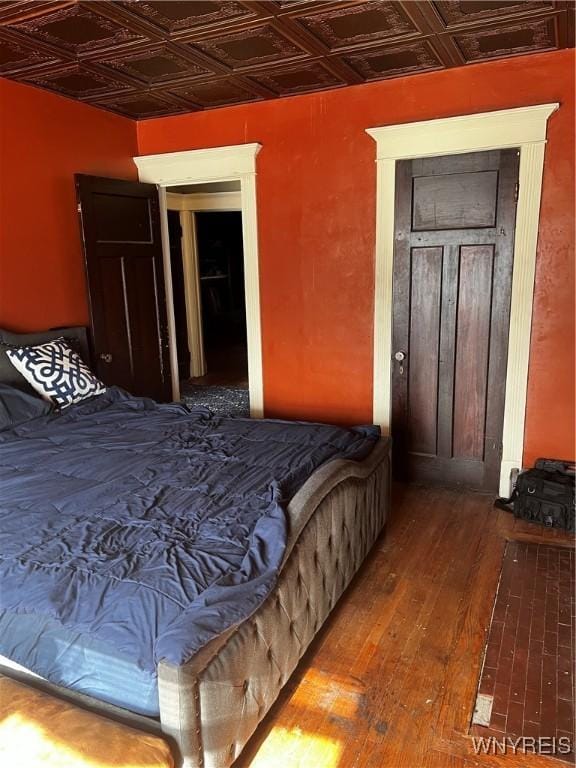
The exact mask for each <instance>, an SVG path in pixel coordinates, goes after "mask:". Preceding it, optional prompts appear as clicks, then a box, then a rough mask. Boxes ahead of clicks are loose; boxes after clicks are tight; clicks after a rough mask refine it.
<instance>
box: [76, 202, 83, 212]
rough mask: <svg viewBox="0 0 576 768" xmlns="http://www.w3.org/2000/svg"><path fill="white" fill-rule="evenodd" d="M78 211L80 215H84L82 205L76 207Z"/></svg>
mask: <svg viewBox="0 0 576 768" xmlns="http://www.w3.org/2000/svg"><path fill="white" fill-rule="evenodd" d="M76 210H77V211H78V213H82V205H81V204H80V203H78V205H77V206H76Z"/></svg>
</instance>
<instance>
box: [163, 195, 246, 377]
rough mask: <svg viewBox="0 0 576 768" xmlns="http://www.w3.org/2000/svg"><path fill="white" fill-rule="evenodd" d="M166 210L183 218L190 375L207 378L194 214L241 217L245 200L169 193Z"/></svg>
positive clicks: (183, 260)
mask: <svg viewBox="0 0 576 768" xmlns="http://www.w3.org/2000/svg"><path fill="white" fill-rule="evenodd" d="M166 206H167V208H168V210H169V211H178V212H179V214H180V228H181V230H182V238H181V242H182V266H183V269H184V298H185V303H186V326H187V331H188V348H189V350H190V374H189V375H190V378H191V379H193V378H195V377H197V376H204V375H205V374H206V357H205V355H204V337H203V334H202V301H201V291H200V271H199V264H198V241H197V237H196V216H195V215H194V214H195V213H198V212H200V211H239V212H240V213H241V212H242V196H241V194H240V192H208V193H206V192H187V193H185V194H180V193H174V192H167V193H166Z"/></svg>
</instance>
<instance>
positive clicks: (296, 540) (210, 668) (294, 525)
mask: <svg viewBox="0 0 576 768" xmlns="http://www.w3.org/2000/svg"><path fill="white" fill-rule="evenodd" d="M389 496H390V442H389V440H388V439H381V440H380V441H379V443H378V444H377V445H376V447H375V448H374V450H373V451H372V453H371V454H370V456H369V457H368V458H367V459H366V460H364V461H363V462H360V463H358V462H352V461H344V460H336V461H333V462H330V463H329V464H327V465H326V466H324V467H322V468H321V469H319V470H318V471H317V472H315V473H314V475H312V477H311V478H310V479H309V480H308V481H307V482H306V483H305V485H304V486H303V487H302V489H301V490H300V491H299V492H298V493H297V494H296V496H295V497H294V499H293V500H292V502H291V503H290V505H289V508H288V512H289V520H290V526H291V529H290V537H289V546H288V551H287V555H286V558H285V561H284V565H283V567H282V571H281V574H280V577H279V580H278V584H277V586H276V588H275V589H274V592H273V593H272V594H271V595H270V596H269V597H268V598H267V600H266V601H265V602H264V604H263V605H262V606H261V607H260V608H259V609H258V610H257V611H256V612H255V613H254V614H253V615H252V617H250V618H249V619H247V620H245V621H244V622H242V623H241V624H240V625H239V626H238V627H236V628H235V629H232V630H230V631H229V632H228V633H226V634H225V635H224V636H222V637H219V638H217V639H215V640H214V641H212V642H211V643H209V644H208V645H207V646H206V647H205V648H203V649H202V651H201V652H200V653H198V654H197V655H196V656H195V657H194V658H193V659H192V660H191V661H190V662H188V663H187V664H185V665H182V666H180V667H174V666H172V665H169V664H165V663H161V664H160V665H159V667H158V678H159V695H160V713H161V722H162V730H163V731H164V733H165V734H166V735H167V736H169V737H170V739H171V740H172V742H173V744H174V746H175V749H176V753H177V758H178V760H179V762H178V763H177V765H180V766H184V767H185V768H200V767H201V766H203V768H227V767H228V766H230V765H231V764H232V763H233V761H234V760H235V759H236V757H238V755H239V753H240V751H241V750H242V748H243V747H244V745H245V744H246V742H247V741H248V739H249V738H250V736H251V735H252V733H253V732H254V731H255V729H256V727H257V726H258V723H259V722H260V721H261V720H262V718H263V717H264V715H265V714H266V713H267V712H268V710H269V709H270V707H271V706H272V704H273V703H274V701H275V700H276V698H277V696H278V693H279V692H280V689H281V688H282V686H283V685H284V683H285V682H286V681H287V680H288V678H289V677H290V675H291V674H292V672H293V671H294V669H295V668H296V666H297V664H298V662H299V660H300V659H301V658H302V656H303V654H304V652H305V651H306V649H307V648H308V646H309V644H310V643H311V642H312V640H313V639H314V637H315V635H316V633H317V632H318V630H319V629H320V628H321V626H322V624H323V623H324V621H325V620H326V618H327V617H328V615H329V614H330V612H331V610H332V608H333V607H334V605H335V604H336V602H337V600H338V598H339V597H340V596H341V595H342V593H343V592H344V590H345V589H346V587H347V586H348V584H349V583H350V581H351V580H352V578H353V576H354V574H355V573H356V572H357V570H358V568H359V567H360V565H361V564H362V562H363V560H364V559H365V557H366V555H367V554H368V552H369V551H370V549H371V547H372V545H373V544H374V542H375V541H376V539H377V538H378V535H379V533H380V531H381V530H382V528H383V527H384V524H385V521H386V516H387V513H388V508H389Z"/></svg>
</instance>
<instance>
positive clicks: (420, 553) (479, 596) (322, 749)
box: [235, 486, 573, 768]
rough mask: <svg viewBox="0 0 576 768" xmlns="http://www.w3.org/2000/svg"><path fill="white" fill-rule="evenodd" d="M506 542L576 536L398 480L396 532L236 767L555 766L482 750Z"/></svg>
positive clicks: (390, 529) (391, 528)
mask: <svg viewBox="0 0 576 768" xmlns="http://www.w3.org/2000/svg"><path fill="white" fill-rule="evenodd" d="M508 539H510V540H517V541H536V542H545V543H553V544H556V545H558V544H560V545H563V546H571V545H572V544H573V539H572V537H570V536H568V535H567V534H565V533H561V532H557V531H553V530H549V529H544V528H540V527H539V526H535V525H531V524H527V523H524V522H521V521H516V520H514V518H513V517H512V515H511V514H510V513H507V512H503V511H498V510H495V509H493V507H492V499H491V498H490V497H488V496H485V495H478V494H472V493H464V492H459V491H451V490H445V489H426V488H421V487H415V486H412V487H398V488H396V489H395V492H394V503H393V510H392V515H391V518H390V520H389V523H388V526H387V531H386V533H385V535H384V536H382V537H381V538H380V539H379V541H378V542H377V543H376V545H375V547H374V550H373V552H372V554H371V555H370V557H369V559H368V561H367V562H366V563H365V565H364V566H363V568H362V569H361V571H360V573H359V574H358V575H357V577H356V579H355V580H354V582H353V584H352V585H351V587H350V589H349V590H348V591H347V592H346V594H345V595H344V596H343V597H342V599H341V601H340V603H339V605H338V606H337V608H336V609H335V611H334V613H333V614H332V616H331V617H330V618H329V620H328V622H327V623H326V625H325V627H324V629H323V630H322V632H321V633H320V635H319V636H318V637H317V638H316V639H315V641H314V643H313V645H312V646H311V648H310V649H309V651H308V653H307V654H306V656H305V657H304V659H303V661H302V663H301V664H300V666H299V667H298V669H297V670H296V672H295V674H294V676H293V677H292V678H291V680H290V681H289V683H288V685H287V686H286V688H285V689H284V691H283V692H282V694H281V696H280V698H279V700H278V701H277V702H276V704H275V705H274V707H273V708H272V710H271V711H270V713H269V715H268V716H267V718H266V719H265V720H264V721H263V723H262V724H261V726H260V728H259V729H258V731H257V732H256V734H255V735H254V737H253V739H252V741H251V742H250V743H249V744H248V745H247V747H246V749H245V750H244V753H243V754H242V755H241V757H240V758H239V760H238V761H237V763H236V764H235V768H472V766H504V765H505V766H509V767H510V768H515V767H516V766H531V768H545V767H546V766H548V767H549V768H557V767H558V766H559V765H560V763H558V761H557V760H555V759H554V758H551V757H543V756H535V755H528V754H517V755H513V754H506V755H504V756H502V755H499V756H498V755H491V754H486V755H483V754H481V755H476V754H475V752H474V749H473V744H472V737H471V734H470V727H471V718H472V712H473V709H474V703H475V699H476V693H477V687H478V681H479V675H480V670H481V665H482V658H483V653H484V648H485V645H486V638H487V633H488V629H489V626H490V619H491V613H492V608H493V604H494V597H495V594H496V589H497V585H498V579H499V576H500V571H501V567H502V558H503V553H504V549H505V546H506V541H507V540H508Z"/></svg>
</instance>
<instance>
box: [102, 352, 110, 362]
mask: <svg viewBox="0 0 576 768" xmlns="http://www.w3.org/2000/svg"><path fill="white" fill-rule="evenodd" d="M100 360H103V361H104V362H105V363H111V362H112V355H111V354H110V352H100Z"/></svg>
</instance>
